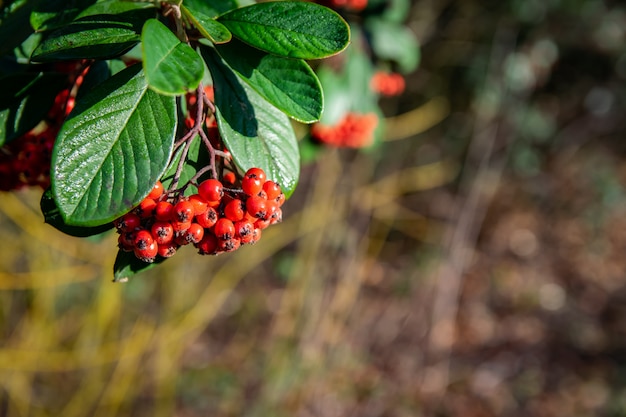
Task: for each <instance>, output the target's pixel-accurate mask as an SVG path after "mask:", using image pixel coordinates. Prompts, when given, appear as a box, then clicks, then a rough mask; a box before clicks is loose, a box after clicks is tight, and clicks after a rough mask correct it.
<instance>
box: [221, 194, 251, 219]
mask: <svg viewBox="0 0 626 417" xmlns="http://www.w3.org/2000/svg"><path fill="white" fill-rule="evenodd" d="M245 214H246V208H245V206H244V203H243V201H241V200H240V199H238V198H235V199H233V200H231V201H230V202H229V203H228V204H226V207H224V215H225V216H226V217H227V218H228V219H230V220H231V221H233V222H237V221H239V220H242V219H243V216H244V215H245Z"/></svg>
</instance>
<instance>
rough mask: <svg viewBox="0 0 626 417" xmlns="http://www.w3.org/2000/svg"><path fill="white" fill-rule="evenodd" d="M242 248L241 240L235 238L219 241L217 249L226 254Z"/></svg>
mask: <svg viewBox="0 0 626 417" xmlns="http://www.w3.org/2000/svg"><path fill="white" fill-rule="evenodd" d="M240 246H241V240H240V239H239V238H236V237H233V238H231V239H218V244H217V248H218V249H219V250H222V251H224V252H232V251H235V250H237V249H239V247H240Z"/></svg>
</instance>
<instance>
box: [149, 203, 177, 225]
mask: <svg viewBox="0 0 626 417" xmlns="http://www.w3.org/2000/svg"><path fill="white" fill-rule="evenodd" d="M173 215H174V205H173V204H172V203H170V202H169V201H159V202H158V203H157V205H156V207H155V208H154V217H155V218H156V219H157V220H161V221H169V220H173V217H172V216H173Z"/></svg>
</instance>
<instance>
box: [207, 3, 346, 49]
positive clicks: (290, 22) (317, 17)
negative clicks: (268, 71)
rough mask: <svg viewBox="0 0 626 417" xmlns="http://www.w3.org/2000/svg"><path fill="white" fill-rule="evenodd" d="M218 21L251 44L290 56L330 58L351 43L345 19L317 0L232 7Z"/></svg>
mask: <svg viewBox="0 0 626 417" xmlns="http://www.w3.org/2000/svg"><path fill="white" fill-rule="evenodd" d="M218 20H219V21H220V22H221V23H223V24H224V26H226V27H227V28H228V29H229V30H230V31H231V33H232V34H233V35H234V36H236V37H237V38H239V39H241V40H242V41H244V42H246V43H247V44H249V45H252V46H254V47H255V48H258V49H261V50H263V51H266V52H270V53H273V54H276V55H281V56H285V57H289V58H303V59H318V58H324V57H328V56H331V55H335V54H337V53H339V52H341V51H342V50H343V49H344V48H345V47H346V46H348V43H349V42H350V29H349V27H348V24H347V23H346V22H345V20H343V18H342V17H341V16H339V14H337V13H336V12H334V11H332V10H330V9H329V8H327V7H324V6H320V5H318V4H315V3H307V2H291V1H274V2H267V3H259V4H254V5H252V6H247V7H241V8H239V9H235V10H232V11H230V12H228V13H226V14H223V15H221V16H220V17H219V18H218Z"/></svg>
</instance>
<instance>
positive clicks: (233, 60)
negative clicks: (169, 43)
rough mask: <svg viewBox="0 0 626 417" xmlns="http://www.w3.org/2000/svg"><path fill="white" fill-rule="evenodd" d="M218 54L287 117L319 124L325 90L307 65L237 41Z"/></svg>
mask: <svg viewBox="0 0 626 417" xmlns="http://www.w3.org/2000/svg"><path fill="white" fill-rule="evenodd" d="M217 51H218V52H219V54H220V55H221V56H222V58H223V59H224V61H226V63H227V64H228V65H229V66H230V67H231V68H232V69H233V70H234V71H235V72H237V74H238V75H239V76H240V77H241V78H242V79H243V80H244V81H246V82H247V83H248V84H249V85H250V86H251V87H252V88H254V89H255V90H256V92H257V93H259V94H261V96H263V98H265V99H266V100H267V101H269V102H270V103H272V104H273V105H274V106H276V107H277V108H278V109H280V110H281V111H283V112H284V113H285V114H287V115H288V116H290V117H292V118H294V119H295V120H298V121H300V122H303V123H313V122H315V121H317V120H319V118H320V116H321V114H322V109H323V108H324V97H323V95H322V87H321V85H320V83H319V80H318V79H317V76H316V75H315V73H314V72H313V70H312V69H311V67H309V65H308V64H307V63H306V62H304V61H303V60H301V59H289V58H284V57H280V56H276V55H271V54H268V53H265V52H263V51H260V50H258V49H255V48H252V47H250V46H248V45H246V44H244V43H242V42H238V41H232V42H230V43H228V44H226V45H219V46H218V47H217Z"/></svg>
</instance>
